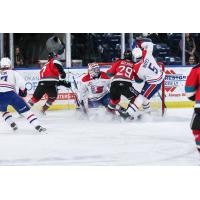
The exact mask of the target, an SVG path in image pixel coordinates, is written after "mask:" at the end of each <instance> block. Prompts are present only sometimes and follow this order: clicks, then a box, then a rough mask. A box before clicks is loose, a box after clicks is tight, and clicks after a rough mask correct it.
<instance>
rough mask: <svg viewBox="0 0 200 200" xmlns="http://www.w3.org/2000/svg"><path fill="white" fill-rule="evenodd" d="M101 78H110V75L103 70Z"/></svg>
mask: <svg viewBox="0 0 200 200" xmlns="http://www.w3.org/2000/svg"><path fill="white" fill-rule="evenodd" d="M100 78H102V79H110V77H109V76H108V75H107V74H106V72H101V76H100Z"/></svg>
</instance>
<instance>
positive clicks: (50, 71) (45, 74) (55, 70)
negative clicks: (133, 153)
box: [40, 58, 66, 81]
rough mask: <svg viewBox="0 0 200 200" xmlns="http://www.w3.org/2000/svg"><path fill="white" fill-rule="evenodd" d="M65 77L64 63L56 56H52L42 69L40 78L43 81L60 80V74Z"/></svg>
mask: <svg viewBox="0 0 200 200" xmlns="http://www.w3.org/2000/svg"><path fill="white" fill-rule="evenodd" d="M60 75H62V76H63V78H65V76H66V74H65V72H64V69H63V66H62V63H61V62H60V61H58V60H56V59H55V58H51V59H50V60H49V61H48V62H47V63H46V64H45V65H44V67H42V69H41V70H40V80H42V81H58V80H59V76H60Z"/></svg>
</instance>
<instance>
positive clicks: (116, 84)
mask: <svg viewBox="0 0 200 200" xmlns="http://www.w3.org/2000/svg"><path fill="white" fill-rule="evenodd" d="M133 66H134V63H133V61H132V52H131V51H130V50H126V51H125V52H124V59H119V60H117V61H116V62H114V63H113V64H112V66H111V68H110V69H109V70H108V71H107V72H106V74H107V75H108V76H110V77H113V78H112V82H111V87H110V101H109V104H108V109H107V110H108V112H110V113H112V114H116V112H115V111H116V106H117V104H118V103H119V102H120V99H121V95H124V96H125V97H126V98H127V99H129V100H133V99H135V98H136V96H137V95H138V94H139V93H138V91H136V90H135V89H134V87H133V86H132V79H138V77H137V76H136V74H135V72H134V69H133Z"/></svg>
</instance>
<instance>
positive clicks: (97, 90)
mask: <svg viewBox="0 0 200 200" xmlns="http://www.w3.org/2000/svg"><path fill="white" fill-rule="evenodd" d="M109 87H110V78H109V77H108V76H107V75H106V73H105V72H103V71H101V70H100V67H99V65H98V64H97V63H90V64H88V73H87V74H86V75H84V76H83V77H82V78H81V81H80V87H79V98H80V101H81V104H82V105H84V107H85V108H86V110H87V109H88V108H96V107H99V106H100V105H102V106H105V107H107V106H108V101H109V96H110V94H109Z"/></svg>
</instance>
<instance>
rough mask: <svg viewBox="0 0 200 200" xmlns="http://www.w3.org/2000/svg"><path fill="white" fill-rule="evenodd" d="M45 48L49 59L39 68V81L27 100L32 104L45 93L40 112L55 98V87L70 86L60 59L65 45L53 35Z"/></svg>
mask: <svg viewBox="0 0 200 200" xmlns="http://www.w3.org/2000/svg"><path fill="white" fill-rule="evenodd" d="M46 46H47V50H48V51H49V60H48V62H47V63H46V64H45V65H44V67H42V69H41V70H40V81H39V83H38V86H37V88H36V90H35V91H34V94H33V97H32V98H31V99H30V100H29V104H30V105H31V106H33V105H34V104H35V103H37V102H38V101H40V100H41V98H42V97H43V95H44V94H47V96H48V99H47V101H46V103H45V104H44V105H43V107H42V111H41V112H42V113H43V114H45V111H47V110H48V109H49V107H50V106H51V105H52V104H53V102H54V101H55V100H56V98H57V95H58V89H57V87H58V86H60V85H63V86H65V87H67V88H69V87H71V84H70V82H67V81H65V78H66V73H65V71H64V69H63V66H62V63H61V61H60V59H61V55H62V54H63V52H64V49H65V46H64V44H63V43H62V42H61V41H60V40H59V38H58V37H56V36H53V37H51V38H49V39H48V40H47V43H46Z"/></svg>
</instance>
